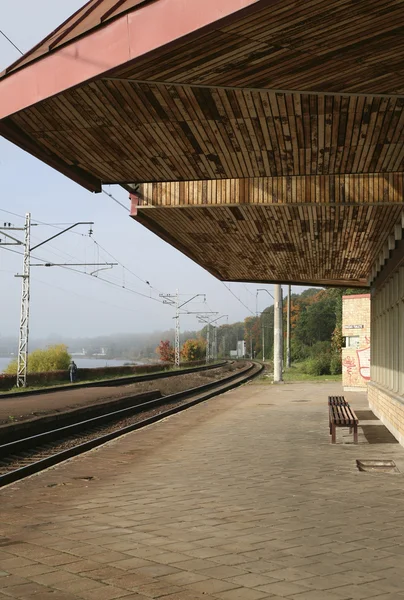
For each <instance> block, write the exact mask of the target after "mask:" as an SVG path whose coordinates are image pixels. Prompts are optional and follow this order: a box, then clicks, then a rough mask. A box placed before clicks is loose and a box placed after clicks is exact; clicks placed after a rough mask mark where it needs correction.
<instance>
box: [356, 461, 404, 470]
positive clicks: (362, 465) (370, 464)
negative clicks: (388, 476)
mask: <svg viewBox="0 0 404 600" xmlns="http://www.w3.org/2000/svg"><path fill="white" fill-rule="evenodd" d="M356 466H357V467H358V469H359V471H363V472H366V473H399V472H400V471H399V470H398V468H397V465H396V463H395V462H394V460H384V459H368V460H359V459H357V460H356Z"/></svg>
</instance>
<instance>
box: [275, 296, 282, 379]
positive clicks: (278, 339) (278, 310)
mask: <svg viewBox="0 0 404 600" xmlns="http://www.w3.org/2000/svg"><path fill="white" fill-rule="evenodd" d="M274 296H275V305H274V383H282V382H283V378H282V286H280V285H279V284H276V285H274Z"/></svg>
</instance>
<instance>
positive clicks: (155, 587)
mask: <svg viewBox="0 0 404 600" xmlns="http://www.w3.org/2000/svg"><path fill="white" fill-rule="evenodd" d="M134 589H135V590H136V592H137V593H138V594H141V595H144V596H146V597H147V598H163V597H165V596H168V595H173V594H179V593H180V592H181V591H182V590H183V589H184V588H183V587H180V586H178V585H168V584H167V583H166V582H159V581H158V580H150V581H149V582H148V583H145V582H143V583H139V584H138V585H137V587H136V588H134Z"/></svg>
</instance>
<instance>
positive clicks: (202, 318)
mask: <svg viewBox="0 0 404 600" xmlns="http://www.w3.org/2000/svg"><path fill="white" fill-rule="evenodd" d="M207 314H208V313H207ZM211 314H216V315H217V313H211ZM224 317H227V318H228V317H229V315H220V317H216V319H213V320H212V321H210V320H209V317H208V318H206V317H205V316H203V315H199V316H198V321H199V322H200V323H206V324H207V328H206V364H209V362H210V359H211V354H215V355H216V357H217V352H215V350H214V345H215V344H213V348H212V353H211V347H210V326H211V325H212V324H213V323H216V321H219V319H223V318H224ZM215 333H216V332H215ZM216 335H217V333H216ZM215 343H216V344H217V337H216V342H215Z"/></svg>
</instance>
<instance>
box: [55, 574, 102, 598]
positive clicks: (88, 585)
mask: <svg viewBox="0 0 404 600" xmlns="http://www.w3.org/2000/svg"><path fill="white" fill-rule="evenodd" d="M102 587H103V584H102V583H100V582H99V581H94V579H88V578H87V577H80V579H78V580H77V581H71V580H70V581H59V582H56V583H53V584H52V588H53V589H55V590H58V591H62V592H66V591H68V592H69V593H71V594H79V593H80V592H82V591H85V590H94V589H97V588H102Z"/></svg>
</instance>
